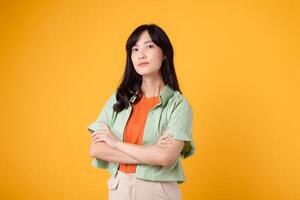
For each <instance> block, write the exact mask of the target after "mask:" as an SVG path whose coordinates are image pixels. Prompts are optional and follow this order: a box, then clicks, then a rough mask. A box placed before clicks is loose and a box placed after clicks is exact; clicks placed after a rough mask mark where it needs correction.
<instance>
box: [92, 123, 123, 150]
mask: <svg viewBox="0 0 300 200" xmlns="http://www.w3.org/2000/svg"><path fill="white" fill-rule="evenodd" d="M99 123H101V124H102V126H103V130H99V131H95V132H94V133H93V134H92V143H94V144H95V143H97V142H105V143H106V144H107V145H108V146H110V147H111V148H114V149H116V146H117V144H118V142H121V140H119V139H118V138H117V137H116V136H115V135H114V134H113V133H112V132H111V131H110V129H109V127H108V125H106V124H105V123H104V122H102V121H99Z"/></svg>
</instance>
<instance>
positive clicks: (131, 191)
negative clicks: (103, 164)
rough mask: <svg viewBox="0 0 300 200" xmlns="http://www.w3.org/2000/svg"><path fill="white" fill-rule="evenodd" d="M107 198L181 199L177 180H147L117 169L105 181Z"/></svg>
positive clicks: (127, 199) (141, 199)
mask: <svg viewBox="0 0 300 200" xmlns="http://www.w3.org/2000/svg"><path fill="white" fill-rule="evenodd" d="M107 185H108V190H109V193H108V194H109V200H181V199H182V194H181V192H180V190H179V187H178V185H177V181H148V180H143V179H138V178H136V177H135V173H130V174H128V173H124V172H122V171H120V170H118V172H117V175H116V177H110V178H109V180H108V181H107Z"/></svg>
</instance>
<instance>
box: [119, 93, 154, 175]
mask: <svg viewBox="0 0 300 200" xmlns="http://www.w3.org/2000/svg"><path fill="white" fill-rule="evenodd" d="M159 102H160V99H159V96H156V97H145V96H144V95H143V96H142V97H141V99H140V100H139V101H138V102H137V103H136V104H133V106H132V112H131V115H130V117H129V119H128V121H127V124H126V126H125V129H124V136H123V141H124V142H126V143H132V144H142V143H143V135H144V127H145V124H146V120H147V116H148V111H149V110H150V109H151V108H152V107H154V106H155V105H156V104H158V103H159ZM135 169H136V164H120V165H119V170H120V171H122V172H125V173H135Z"/></svg>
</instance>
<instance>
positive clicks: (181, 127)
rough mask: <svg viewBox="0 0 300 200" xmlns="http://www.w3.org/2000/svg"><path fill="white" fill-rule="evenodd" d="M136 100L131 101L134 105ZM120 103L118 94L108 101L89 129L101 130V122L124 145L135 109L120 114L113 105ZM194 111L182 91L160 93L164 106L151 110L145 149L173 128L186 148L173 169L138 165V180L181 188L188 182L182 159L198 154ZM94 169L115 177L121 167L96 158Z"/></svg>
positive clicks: (147, 121)
mask: <svg viewBox="0 0 300 200" xmlns="http://www.w3.org/2000/svg"><path fill="white" fill-rule="evenodd" d="M135 98H136V96H135V95H133V96H132V97H131V99H130V102H131V103H132V102H133V101H134V100H135ZM116 102H117V100H116V91H114V92H113V94H112V95H111V96H110V97H109V99H108V100H107V101H106V103H105V105H104V107H103V109H102V110H101V112H100V114H99V116H98V117H97V119H96V121H95V122H93V123H91V124H90V125H89V126H88V129H91V130H94V131H96V130H97V129H99V128H101V127H100V125H99V123H97V122H98V121H103V122H105V123H106V124H107V125H108V126H109V127H110V130H111V131H112V132H113V133H114V134H115V135H116V137H118V138H119V139H120V140H122V141H123V133H124V128H125V126H126V123H127V121H128V119H129V116H130V113H131V110H132V106H131V104H130V105H129V107H128V108H127V109H124V110H122V111H121V112H119V113H117V112H115V111H114V110H113V108H112V107H113V105H114V104H115V103H116ZM192 123H193V110H192V107H191V105H190V104H189V102H188V101H187V99H186V98H185V97H183V96H182V94H181V93H180V92H179V91H176V90H173V89H172V88H171V87H170V86H168V85H166V86H165V87H164V88H163V90H162V91H161V92H160V103H159V104H157V105H156V106H154V107H153V108H151V109H150V110H149V112H148V116H147V120H146V124H145V129H144V135H143V145H150V144H156V142H157V141H158V139H159V138H160V136H161V135H162V133H163V132H164V130H165V129H167V128H169V129H170V133H171V134H172V135H173V138H174V139H176V140H181V141H185V145H184V147H183V149H182V151H181V152H180V155H179V156H178V157H177V159H176V161H175V162H174V163H173V164H171V165H170V166H157V165H155V166H154V165H147V164H137V166H136V177H137V178H140V179H145V180H152V181H177V182H178V183H179V184H180V183H183V182H184V181H185V176H184V172H183V167H182V165H181V163H180V161H181V159H184V158H187V157H189V156H191V155H193V154H194V152H195V146H194V142H193V139H192ZM92 166H94V167H98V168H103V169H107V170H108V171H109V172H110V174H111V175H112V176H115V175H116V172H117V170H118V166H119V163H115V162H107V161H104V160H101V159H98V158H93V160H92Z"/></svg>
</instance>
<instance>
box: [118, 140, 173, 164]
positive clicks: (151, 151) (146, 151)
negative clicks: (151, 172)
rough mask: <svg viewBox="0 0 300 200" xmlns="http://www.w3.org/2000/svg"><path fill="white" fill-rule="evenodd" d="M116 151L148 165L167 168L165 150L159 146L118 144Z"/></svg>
mask: <svg viewBox="0 0 300 200" xmlns="http://www.w3.org/2000/svg"><path fill="white" fill-rule="evenodd" d="M116 149H117V150H119V151H121V152H123V153H125V154H128V155H129V156H131V157H133V158H135V159H138V160H140V161H142V162H143V163H145V164H148V165H160V166H166V165H167V164H168V163H167V162H166V161H167V159H166V155H165V154H166V153H165V151H164V148H162V147H159V146H157V145H138V144H130V143H124V142H118V144H117V145H116Z"/></svg>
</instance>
